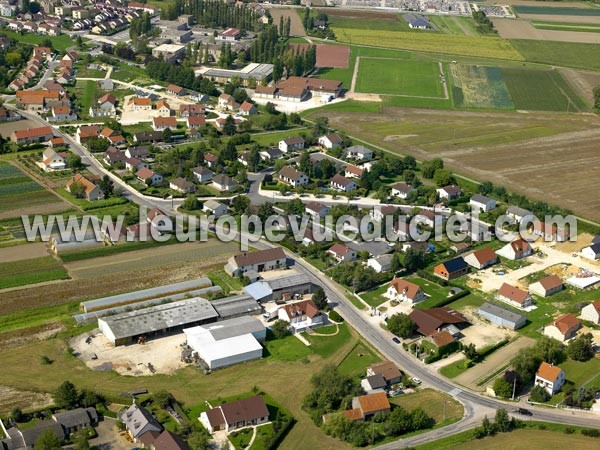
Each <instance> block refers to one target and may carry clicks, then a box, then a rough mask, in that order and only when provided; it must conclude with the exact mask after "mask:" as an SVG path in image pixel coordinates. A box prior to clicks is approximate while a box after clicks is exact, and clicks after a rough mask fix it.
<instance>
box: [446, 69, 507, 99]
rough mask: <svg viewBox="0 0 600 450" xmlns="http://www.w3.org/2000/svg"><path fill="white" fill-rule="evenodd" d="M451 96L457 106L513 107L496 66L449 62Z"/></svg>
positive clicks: (500, 72)
mask: <svg viewBox="0 0 600 450" xmlns="http://www.w3.org/2000/svg"><path fill="white" fill-rule="evenodd" d="M450 73H451V74H452V77H451V79H452V96H453V100H454V105H455V106H456V107H458V108H486V109H513V108H514V104H513V102H512V100H511V98H510V94H509V92H508V89H507V88H506V84H505V83H504V79H503V77H502V71H501V70H500V68H498V67H489V66H479V65H472V64H451V65H450Z"/></svg>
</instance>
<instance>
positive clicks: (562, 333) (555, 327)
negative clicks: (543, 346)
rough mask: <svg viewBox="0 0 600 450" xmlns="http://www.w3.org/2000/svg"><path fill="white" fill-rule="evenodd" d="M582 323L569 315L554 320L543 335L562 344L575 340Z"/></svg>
mask: <svg viewBox="0 0 600 450" xmlns="http://www.w3.org/2000/svg"><path fill="white" fill-rule="evenodd" d="M579 328H581V322H580V321H579V319H577V317H575V316H574V315H573V314H570V313H567V314H563V315H562V316H560V317H558V318H556V319H554V320H553V321H552V322H550V323H549V324H548V325H546V326H545V327H544V328H543V331H542V334H544V335H545V336H548V337H551V338H553V339H556V340H557V341H560V342H565V341H568V340H569V339H571V338H574V337H575V335H576V334H577V330H579Z"/></svg>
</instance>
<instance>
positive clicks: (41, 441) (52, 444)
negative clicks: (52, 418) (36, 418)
mask: <svg viewBox="0 0 600 450" xmlns="http://www.w3.org/2000/svg"><path fill="white" fill-rule="evenodd" d="M35 448H36V450H60V448H61V446H60V439H58V436H57V435H56V434H54V432H53V431H52V430H50V429H47V430H45V431H44V432H43V433H42V434H40V436H39V437H38V438H37V440H36V441H35Z"/></svg>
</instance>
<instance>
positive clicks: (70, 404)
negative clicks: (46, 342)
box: [54, 186, 79, 409]
mask: <svg viewBox="0 0 600 450" xmlns="http://www.w3.org/2000/svg"><path fill="white" fill-rule="evenodd" d="M71 187H72V186H71ZM54 402H55V403H56V405H57V406H58V407H59V408H69V409H71V408H74V407H76V406H77V405H78V403H79V392H77V388H76V387H75V385H74V384H73V383H71V382H70V381H65V382H64V383H63V384H61V385H60V386H59V387H58V389H57V390H56V392H55V393H54Z"/></svg>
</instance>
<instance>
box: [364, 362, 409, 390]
mask: <svg viewBox="0 0 600 450" xmlns="http://www.w3.org/2000/svg"><path fill="white" fill-rule="evenodd" d="M374 375H379V376H381V377H383V379H384V380H385V382H386V383H387V384H388V385H390V386H391V385H392V384H396V383H400V381H401V380H402V372H400V369H398V367H396V365H395V364H394V363H393V362H391V361H381V362H378V363H375V364H371V365H370V366H369V367H367V376H374Z"/></svg>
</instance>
